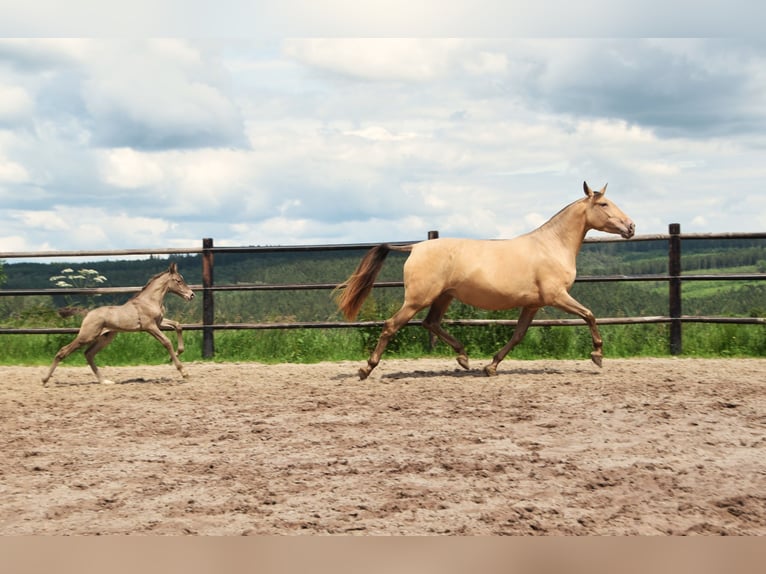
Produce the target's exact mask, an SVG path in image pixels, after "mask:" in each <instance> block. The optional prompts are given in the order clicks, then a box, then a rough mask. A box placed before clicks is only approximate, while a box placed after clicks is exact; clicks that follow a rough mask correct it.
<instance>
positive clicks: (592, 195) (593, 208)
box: [582, 182, 636, 239]
mask: <svg viewBox="0 0 766 574" xmlns="http://www.w3.org/2000/svg"><path fill="white" fill-rule="evenodd" d="M582 186H583V190H584V191H585V195H586V196H587V199H586V200H584V201H585V202H586V203H587V206H588V211H587V218H588V219H587V221H588V227H589V228H590V229H597V230H598V231H606V232H607V233H618V234H620V235H622V236H623V237H624V238H625V239H630V238H631V237H633V234H635V233H636V224H635V223H633V221H632V220H631V219H630V217H628V216H627V215H625V214H624V213H623V212H622V210H621V209H620V208H619V207H617V206H616V205H615V204H614V203H612V202H611V201H609V200H608V199H607V198H606V197H605V194H606V185H604V187H603V188H601V191H593V190H592V189H591V188H590V187H588V184H587V183H586V182H582Z"/></svg>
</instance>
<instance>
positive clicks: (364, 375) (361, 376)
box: [359, 367, 370, 381]
mask: <svg viewBox="0 0 766 574" xmlns="http://www.w3.org/2000/svg"><path fill="white" fill-rule="evenodd" d="M368 376H370V371H369V370H368V369H365V368H364V367H362V368H361V369H359V380H360V381H363V380H365V379H366V378H367V377H368Z"/></svg>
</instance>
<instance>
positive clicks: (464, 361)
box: [457, 355, 468, 371]
mask: <svg viewBox="0 0 766 574" xmlns="http://www.w3.org/2000/svg"><path fill="white" fill-rule="evenodd" d="M457 363H458V365H460V366H461V367H463V368H464V369H465V370H466V371H467V370H468V357H467V356H466V355H458V357H457Z"/></svg>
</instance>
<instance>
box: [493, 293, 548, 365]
mask: <svg viewBox="0 0 766 574" xmlns="http://www.w3.org/2000/svg"><path fill="white" fill-rule="evenodd" d="M538 310H539V307H524V308H523V309H522V310H521V315H519V321H518V323H516V328H515V329H514V330H513V335H511V340H510V341H508V343H506V345H505V347H503V348H502V349H500V350H499V351H498V352H497V353H496V354H495V356H494V357H492V362H491V363H490V364H489V365H487V366H486V367H484V373H485V374H486V375H487V376H488V377H495V376H497V366H498V365H499V364H500V361H502V360H503V359H504V358H505V356H506V355H507V354H508V353H510V352H511V349H513V348H514V347H515V346H516V345H518V344H519V343H520V342H521V340H522V339H523V338H524V335H526V334H527V329H529V325H530V324H531V323H532V319H534V318H535V313H537V311H538Z"/></svg>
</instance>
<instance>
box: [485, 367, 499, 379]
mask: <svg viewBox="0 0 766 574" xmlns="http://www.w3.org/2000/svg"><path fill="white" fill-rule="evenodd" d="M484 374H485V375H487V376H488V377H496V376H497V367H495V366H494V365H487V366H486V367H484Z"/></svg>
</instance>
